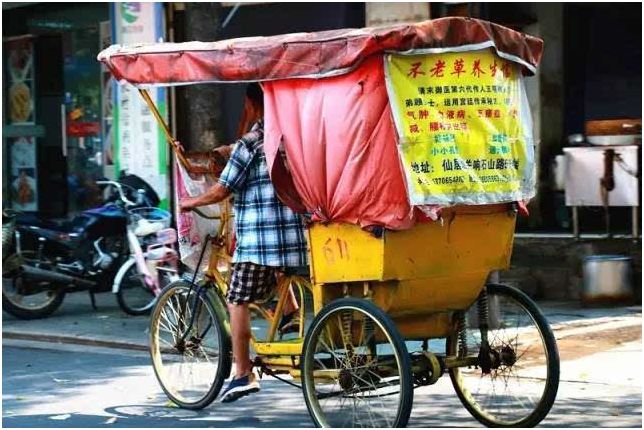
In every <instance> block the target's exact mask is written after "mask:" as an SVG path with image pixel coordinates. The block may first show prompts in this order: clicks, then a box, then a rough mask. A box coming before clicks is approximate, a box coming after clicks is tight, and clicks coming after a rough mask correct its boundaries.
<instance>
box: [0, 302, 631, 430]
mask: <svg viewBox="0 0 644 430" xmlns="http://www.w3.org/2000/svg"><path fill="white" fill-rule="evenodd" d="M97 302H98V306H99V310H98V311H93V310H92V308H91V306H90V303H89V298H88V297H87V295H86V294H74V295H70V296H68V297H66V298H65V302H64V304H63V306H62V307H61V309H59V310H58V311H57V312H56V313H55V314H54V315H52V316H51V317H50V318H47V319H43V320H35V321H21V320H16V319H15V318H13V317H11V316H10V315H7V314H5V313H3V326H2V333H3V364H4V366H3V379H4V385H3V425H4V426H5V427H7V426H12V427H13V426H15V427H25V426H27V427H32V426H38V427H40V426H42V427H86V426H91V427H110V426H111V427H114V426H116V427H141V426H144V427H169V426H181V427H193V426H195V427H209V426H217V427H301V426H304V427H306V426H311V425H312V423H311V421H310V419H309V417H308V412H307V410H306V407H305V405H304V402H303V401H302V400H303V399H302V394H301V392H300V391H298V390H297V389H294V388H292V387H289V386H286V385H284V384H282V383H280V382H279V381H276V380H274V379H272V378H267V379H264V380H263V381H262V389H263V391H262V392H261V393H259V394H258V395H257V396H256V397H254V398H253V400H252V401H251V400H250V398H249V399H248V400H242V401H240V402H241V403H237V404H236V405H235V407H234V408H230V407H223V405H220V404H215V405H212V406H210V407H209V408H207V409H205V410H204V411H200V412H192V411H185V410H179V409H176V408H172V407H169V406H168V404H167V399H166V397H165V395H164V394H163V392H162V391H161V389H160V388H159V385H158V384H157V382H156V379H155V377H154V374H153V372H152V368H151V366H150V362H149V357H148V355H147V353H145V352H144V350H145V351H147V338H148V318H147V317H131V316H127V315H125V314H124V313H123V312H122V311H121V310H120V309H119V308H118V306H117V305H116V301H115V299H114V297H113V296H112V295H111V294H110V293H105V294H100V295H98V296H97ZM539 305H540V307H541V309H542V310H543V311H544V313H545V314H546V316H547V317H548V319H549V321H550V322H551V324H552V327H553V330H554V332H555V336H556V337H557V339H558V344H559V348H560V355H561V358H562V363H561V383H560V387H559V394H558V397H557V401H556V403H555V405H554V407H553V409H552V411H551V413H550V415H549V416H548V417H547V419H546V420H545V421H544V422H543V423H542V425H543V426H565V427H568V426H572V427H575V426H590V427H598V426H601V427H603V426H608V427H641V424H642V419H641V411H642V395H641V394H642V371H641V363H642V347H641V327H642V326H641V324H642V319H641V307H638V306H635V307H618V308H590V309H588V308H581V307H579V306H577V305H576V304H575V303H570V302H542V303H539ZM97 346H103V347H102V348H101V347H97ZM106 347H108V348H106ZM36 351H37V353H35V352H36ZM410 426H420V427H444V426H465V427H467V426H477V423H476V421H474V420H473V419H472V418H471V417H470V416H469V414H468V413H467V411H466V410H465V409H464V408H463V407H462V405H461V404H460V402H459V401H458V399H457V398H456V396H455V394H454V391H453V388H452V387H451V384H450V381H449V378H447V377H444V378H442V379H441V380H440V381H439V382H438V383H437V384H436V385H433V386H431V387H422V388H420V389H418V390H416V391H415V400H414V409H413V413H412V418H411V421H410Z"/></svg>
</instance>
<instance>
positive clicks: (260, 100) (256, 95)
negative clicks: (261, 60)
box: [246, 82, 264, 110]
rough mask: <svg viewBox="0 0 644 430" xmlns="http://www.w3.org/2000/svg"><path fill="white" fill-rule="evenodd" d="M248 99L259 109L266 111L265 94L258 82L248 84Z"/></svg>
mask: <svg viewBox="0 0 644 430" xmlns="http://www.w3.org/2000/svg"><path fill="white" fill-rule="evenodd" d="M246 97H248V99H249V100H250V101H251V102H252V103H253V105H255V107H256V108H257V109H262V110H263V109H264V92H263V91H262V87H261V86H260V85H259V84H258V83H257V82H251V83H250V84H248V86H247V87H246Z"/></svg>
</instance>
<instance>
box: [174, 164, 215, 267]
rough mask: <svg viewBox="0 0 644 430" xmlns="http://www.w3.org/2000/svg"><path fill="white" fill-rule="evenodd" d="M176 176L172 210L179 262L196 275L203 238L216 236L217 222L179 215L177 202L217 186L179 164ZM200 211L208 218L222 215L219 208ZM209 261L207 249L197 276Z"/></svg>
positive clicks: (192, 215) (203, 176)
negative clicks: (177, 237)
mask: <svg viewBox="0 0 644 430" xmlns="http://www.w3.org/2000/svg"><path fill="white" fill-rule="evenodd" d="M175 172H176V174H175V197H176V200H175V201H176V202H177V205H176V207H175V210H176V217H177V218H176V219H177V233H178V236H179V253H180V256H181V262H182V263H183V264H185V265H186V266H188V267H189V268H190V269H191V270H194V271H196V270H197V264H198V262H199V256H200V255H201V250H202V248H203V245H204V240H205V237H206V235H208V234H210V235H211V236H212V235H214V234H216V233H217V230H218V228H219V224H220V221H219V220H211V219H205V218H202V217H200V216H199V215H197V214H196V213H194V212H184V213H182V212H181V210H180V206H179V202H180V201H181V199H182V198H185V197H195V196H198V195H199V194H203V193H204V192H206V190H207V189H208V188H210V187H211V186H212V185H214V184H215V183H216V180H215V179H214V178H212V177H211V176H210V175H205V174H200V175H194V174H189V173H188V172H187V171H186V170H185V169H184V167H183V166H182V165H181V164H180V163H177V168H176V169H175ZM199 209H200V210H201V212H203V213H204V214H206V215H207V216H219V215H220V213H221V212H220V211H221V208H220V205H219V204H214V205H209V206H203V207H201V208H199ZM209 257H210V247H209V246H208V247H207V249H206V251H205V253H204V257H203V260H202V264H201V267H200V268H199V272H202V271H203V270H205V269H206V267H207V266H208V259H209Z"/></svg>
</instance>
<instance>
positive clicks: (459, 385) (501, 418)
mask: <svg viewBox="0 0 644 430" xmlns="http://www.w3.org/2000/svg"><path fill="white" fill-rule="evenodd" d="M485 288H486V292H484V293H483V294H482V296H481V297H480V298H479V300H478V302H479V303H475V304H474V305H473V307H477V306H479V305H480V302H481V300H484V301H485V302H486V303H485V305H486V306H485V308H486V309H487V310H488V311H487V312H486V313H487V314H488V318H487V320H488V326H489V328H488V344H489V346H487V347H486V346H485V344H484V342H483V341H482V335H481V330H480V328H479V323H478V322H477V321H470V320H469V319H467V321H466V330H465V333H466V335H465V336H464V335H463V333H461V339H460V340H459V330H457V331H455V332H454V333H452V334H451V336H450V337H448V338H447V345H446V346H447V356H448V357H454V356H458V355H459V354H462V353H463V339H465V338H467V341H466V342H465V345H466V347H465V349H466V352H467V355H468V356H472V355H477V354H478V356H479V360H480V361H479V366H475V367H455V368H452V369H450V370H449V375H450V378H451V380H452V385H453V386H454V389H455V391H456V394H457V395H458V398H459V399H460V400H461V402H462V403H463V405H464V406H465V408H466V409H467V410H468V411H469V412H470V414H472V416H473V417H474V418H475V419H476V420H477V421H479V422H480V423H482V424H484V425H486V426H488V427H534V426H536V425H537V424H539V423H540V422H541V421H542V420H543V419H544V418H545V417H546V415H547V414H548V412H549V411H550V408H551V407H552V405H553V403H554V401H555V397H556V396H557V389H558V387H559V352H558V349H557V343H556V341H555V337H554V335H553V333H552V330H551V329H550V326H549V324H548V321H547V320H546V318H545V316H544V315H543V314H542V313H541V311H540V310H539V308H538V307H537V305H536V304H535V303H534V301H532V300H531V299H530V298H529V297H528V296H527V295H526V294H525V293H523V292H521V291H520V290H518V289H516V288H513V287H510V286H507V285H501V284H488V285H487V286H486V287H485ZM469 315H472V313H470V314H469ZM463 321H465V319H464V320H463ZM472 326H474V327H472ZM508 334H509V335H508ZM483 357H485V359H483ZM512 388H516V389H517V392H513V391H512ZM513 414H516V415H513Z"/></svg>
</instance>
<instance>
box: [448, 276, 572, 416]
mask: <svg viewBox="0 0 644 430" xmlns="http://www.w3.org/2000/svg"><path fill="white" fill-rule="evenodd" d="M486 288H487V292H488V295H499V296H504V295H505V296H508V297H511V298H512V299H514V300H515V301H516V302H518V303H519V304H521V305H522V306H523V307H524V309H525V310H526V311H527V312H528V313H530V314H531V316H532V318H533V319H534V321H535V323H536V325H537V327H538V328H539V330H540V331H541V334H542V335H543V341H544V344H545V348H546V352H547V354H548V357H549V360H548V380H547V381H546V389H545V390H544V394H543V396H542V398H541V402H540V403H539V404H538V405H537V407H536V408H535V410H534V411H533V412H532V414H530V415H528V416H527V417H526V418H524V419H522V420H521V421H518V422H517V423H513V424H512V425H511V426H508V425H507V424H506V423H498V422H495V421H491V420H489V419H487V418H486V417H484V416H483V415H481V414H480V413H479V412H478V411H477V410H476V408H474V407H473V406H472V405H471V404H470V403H469V402H468V401H467V399H466V397H465V395H464V394H463V391H462V390H461V387H460V386H459V384H458V382H457V378H456V374H455V373H454V369H450V370H449V376H450V379H451V380H452V385H453V386H454V390H455V391H456V395H457V396H458V398H459V399H460V401H461V403H463V406H465V409H467V411H468V412H469V413H470V414H471V415H472V416H473V417H474V418H475V419H476V420H477V421H478V422H480V423H481V424H483V425H485V426H487V427H534V426H536V425H537V424H539V423H540V422H541V421H542V420H543V419H544V418H545V417H546V415H548V412H550V409H551V408H552V405H553V404H554V402H555V398H556V397H557V390H558V388H559V349H558V348H557V342H556V340H555V336H554V334H553V333H552V329H551V328H550V325H549V324H548V320H547V319H546V317H545V316H544V315H543V313H541V311H540V310H539V308H538V306H537V304H536V303H535V302H534V301H533V300H532V299H531V298H530V297H528V296H527V295H526V294H525V293H524V292H522V291H520V290H518V289H517V288H514V287H510V286H508V285H502V284H488V285H486ZM454 348H458V333H453V334H452V336H450V337H449V338H448V339H447V345H446V349H447V354H448V355H453V354H454V353H455V351H453V349H454Z"/></svg>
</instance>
